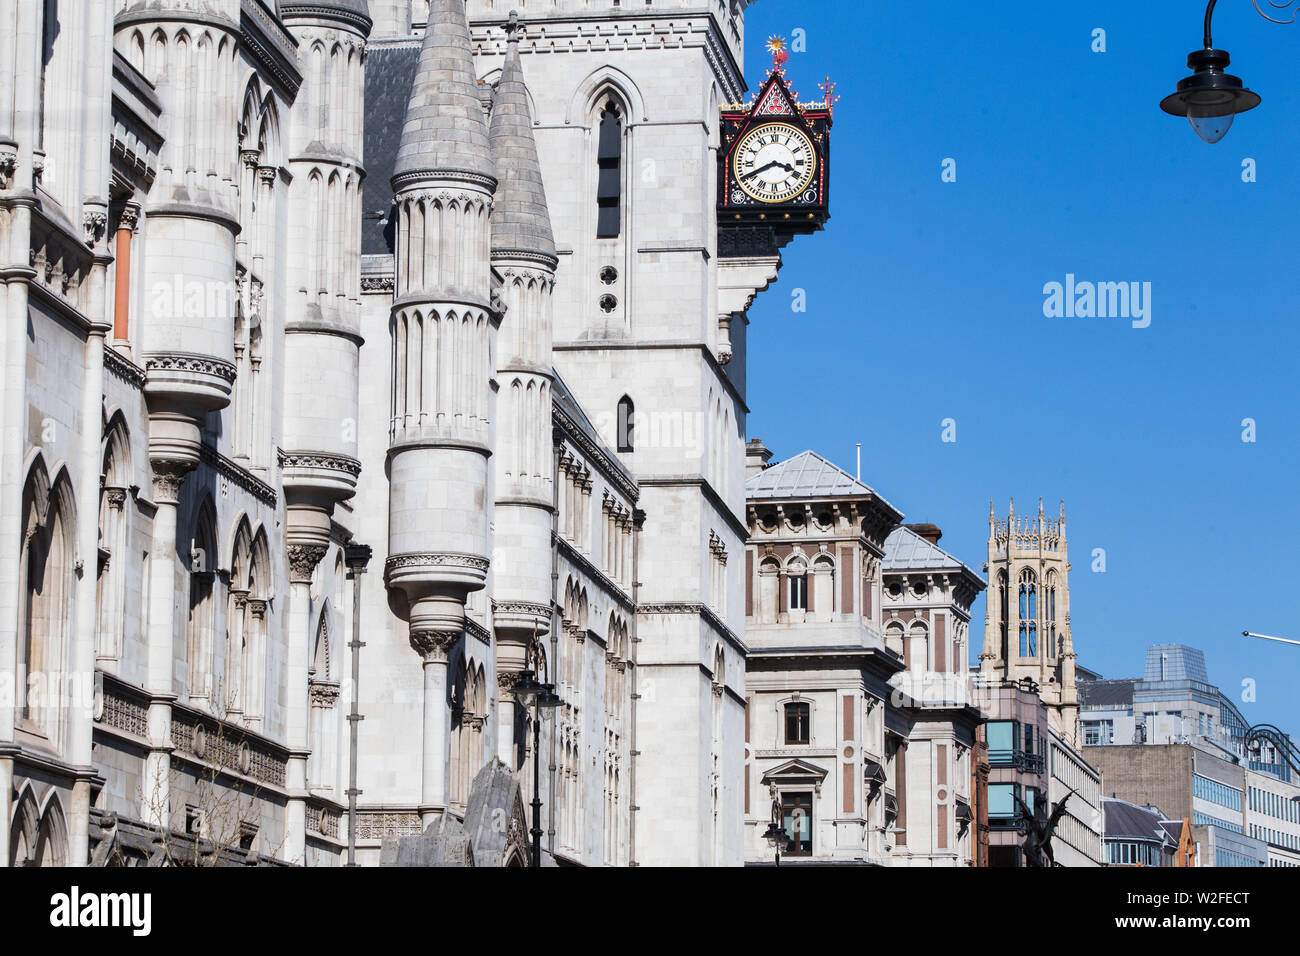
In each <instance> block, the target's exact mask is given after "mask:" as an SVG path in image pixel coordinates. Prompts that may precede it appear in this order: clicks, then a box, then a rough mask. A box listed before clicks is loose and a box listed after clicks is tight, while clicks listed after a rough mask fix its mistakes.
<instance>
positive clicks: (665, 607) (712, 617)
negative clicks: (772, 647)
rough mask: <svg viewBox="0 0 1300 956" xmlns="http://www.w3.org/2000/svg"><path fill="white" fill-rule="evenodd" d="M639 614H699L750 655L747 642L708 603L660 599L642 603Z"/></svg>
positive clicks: (638, 610)
mask: <svg viewBox="0 0 1300 956" xmlns="http://www.w3.org/2000/svg"><path fill="white" fill-rule="evenodd" d="M636 610H637V613H638V614H655V615H673V614H677V615H698V616H699V617H700V619H701V620H702V621H704V622H705V623H707V624H708V625H709V627H711V628H712V629H713V630H714V631H716V632H717V633H718V635H719V636H720V637H724V638H726V640H727V642H728V643H730V644H731V645H732V646H733V647H734V648H735V649H736V650H737V651H739V652H740V653H741V655H743V656H748V655H749V648H748V646H746V644H745V642H744V641H743V640H741V639H740V635H738V634H737V633H736V632H735V631H733V630H732V629H731V628H729V627H728V626H727V623H726V622H725V621H724V620H723V619H722V618H720V617H719V616H718V615H717V612H715V611H714V610H713V608H711V607H709V606H708V605H707V604H699V603H695V602H690V601H660V602H656V603H653V604H641V605H638V607H637V609H636Z"/></svg>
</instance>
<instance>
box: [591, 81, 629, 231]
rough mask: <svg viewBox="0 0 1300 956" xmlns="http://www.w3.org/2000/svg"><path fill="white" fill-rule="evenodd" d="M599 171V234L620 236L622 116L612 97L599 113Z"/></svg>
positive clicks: (597, 183) (597, 190)
mask: <svg viewBox="0 0 1300 956" xmlns="http://www.w3.org/2000/svg"><path fill="white" fill-rule="evenodd" d="M596 175H597V179H596V238H597V239H617V238H618V237H619V234H620V233H621V231H622V219H623V215H622V204H623V116H622V114H621V113H620V112H619V108H618V104H617V103H615V102H614V101H613V100H612V99H611V100H609V101H608V102H607V103H606V104H605V108H604V110H602V111H601V114H600V137H599V142H598V145H597V148H596Z"/></svg>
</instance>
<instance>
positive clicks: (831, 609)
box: [812, 554, 835, 621]
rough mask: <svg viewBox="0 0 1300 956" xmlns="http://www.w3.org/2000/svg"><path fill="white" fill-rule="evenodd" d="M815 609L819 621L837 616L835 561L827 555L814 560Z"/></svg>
mask: <svg viewBox="0 0 1300 956" xmlns="http://www.w3.org/2000/svg"><path fill="white" fill-rule="evenodd" d="M812 598H813V610H814V614H815V615H816V618H817V620H819V621H830V620H833V619H834V617H835V562H834V561H832V560H831V559H830V557H828V556H827V555H824V554H823V555H821V556H820V557H818V558H817V559H816V560H815V561H813V595H812Z"/></svg>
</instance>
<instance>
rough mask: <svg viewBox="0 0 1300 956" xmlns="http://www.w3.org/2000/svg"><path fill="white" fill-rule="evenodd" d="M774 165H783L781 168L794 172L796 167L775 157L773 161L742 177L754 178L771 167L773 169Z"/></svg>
mask: <svg viewBox="0 0 1300 956" xmlns="http://www.w3.org/2000/svg"><path fill="white" fill-rule="evenodd" d="M774 166H779V167H781V168H782V169H784V170H787V171H789V172H794V167H793V166H787V165H786V164H785V163H783V162H780V161H779V160H775V159H774V160H772V162H770V163H768V164H767V165H766V166H760V167H759V168H758V169H756V170H754V171H753V172H752V173H745V175H744V176H742V177H741V178H742V179H752V178H753V177H755V176H758V175H760V174H762V173H765V172H767V171H768V170H769V169H772V168H773V167H774Z"/></svg>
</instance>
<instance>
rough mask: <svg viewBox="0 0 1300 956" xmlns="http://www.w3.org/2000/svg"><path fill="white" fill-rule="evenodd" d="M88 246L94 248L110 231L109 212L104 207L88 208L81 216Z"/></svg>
mask: <svg viewBox="0 0 1300 956" xmlns="http://www.w3.org/2000/svg"><path fill="white" fill-rule="evenodd" d="M81 225H82V228H83V229H84V230H85V233H86V235H85V239H86V245H88V246H90V247H92V248H93V247H94V246H95V244H96V243H98V242H99V240H100V239H102V238H103V236H104V233H105V232H107V231H108V210H107V209H106V208H104V207H102V206H98V207H97V206H88V207H86V210H85V212H83V213H82V216H81Z"/></svg>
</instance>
